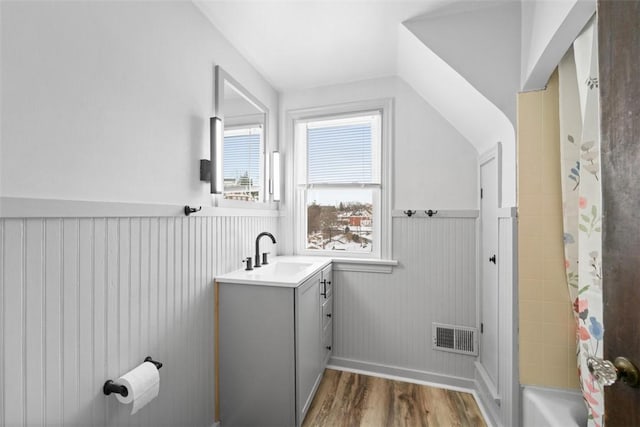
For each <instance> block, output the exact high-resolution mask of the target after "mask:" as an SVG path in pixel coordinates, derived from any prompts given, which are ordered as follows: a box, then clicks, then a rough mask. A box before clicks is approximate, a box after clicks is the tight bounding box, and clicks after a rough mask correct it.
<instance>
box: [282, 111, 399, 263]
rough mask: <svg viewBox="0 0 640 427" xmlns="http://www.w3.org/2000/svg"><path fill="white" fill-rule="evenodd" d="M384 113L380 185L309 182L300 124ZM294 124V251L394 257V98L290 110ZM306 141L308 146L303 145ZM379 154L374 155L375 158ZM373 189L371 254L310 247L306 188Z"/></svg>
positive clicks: (382, 116)
mask: <svg viewBox="0 0 640 427" xmlns="http://www.w3.org/2000/svg"><path fill="white" fill-rule="evenodd" d="M374 111H375V112H379V113H380V127H381V129H380V147H379V151H378V153H376V154H377V155H378V156H379V161H380V166H379V171H380V172H379V174H380V176H379V182H380V184H356V185H353V184H352V185H349V184H345V185H341V184H321V185H319V184H315V185H311V184H307V183H306V179H307V176H306V173H307V158H306V135H305V136H304V138H301V136H300V135H299V134H298V133H299V129H300V127H299V126H298V124H300V123H304V122H310V121H321V120H323V119H332V118H345V117H349V116H352V117H355V116H363V115H366V114H367V113H369V114H371V112H374ZM289 118H290V123H291V126H292V138H291V140H292V147H293V158H294V159H293V162H292V163H293V165H292V166H293V186H292V187H293V189H292V193H293V194H292V196H293V201H294V203H293V205H294V206H293V217H294V219H295V221H294V223H295V225H294V227H295V228H294V242H293V244H294V253H295V254H297V255H315V256H332V257H340V258H372V259H391V256H392V253H391V231H392V230H391V188H392V181H391V179H392V176H393V171H392V164H393V162H392V149H391V147H392V136H393V129H392V125H393V99H382V100H371V101H360V102H353V103H348V104H340V105H334V106H326V107H317V108H310V109H303V110H294V111H290V112H289ZM300 144H305V146H302V147H301V146H299V145H300ZM376 154H374V159H375V156H376ZM345 187H346V188H350V189H353V188H357V187H359V188H363V189H365V188H372V189H373V190H374V191H373V210H374V212H373V217H374V230H373V244H374V246H373V248H372V251H371V252H370V253H362V252H346V251H345V252H342V251H333V250H319V249H307V248H306V242H307V204H306V191H307V190H308V189H314V188H315V189H337V188H345Z"/></svg>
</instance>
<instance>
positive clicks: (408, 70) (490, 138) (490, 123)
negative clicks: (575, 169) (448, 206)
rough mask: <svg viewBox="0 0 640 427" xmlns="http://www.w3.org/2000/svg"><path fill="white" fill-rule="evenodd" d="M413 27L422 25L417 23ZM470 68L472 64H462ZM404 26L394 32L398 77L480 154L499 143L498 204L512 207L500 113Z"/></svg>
mask: <svg viewBox="0 0 640 427" xmlns="http://www.w3.org/2000/svg"><path fill="white" fill-rule="evenodd" d="M416 25H418V26H420V25H425V23H421V24H420V23H417V24H416ZM466 65H467V67H471V68H474V67H475V64H466ZM463 71H464V70H458V69H455V68H453V67H452V66H451V65H449V64H448V63H447V62H445V61H444V60H443V59H442V58H441V57H440V56H438V55H437V54H436V53H434V51H432V50H431V49H430V48H429V46H428V45H426V44H425V43H424V42H423V41H422V40H420V39H419V38H418V37H417V36H416V35H415V34H413V32H411V31H410V30H409V29H408V28H406V27H404V26H400V28H399V31H398V74H399V75H400V76H401V77H402V78H403V79H404V80H405V81H407V83H409V84H410V85H411V87H412V88H414V89H415V91H416V92H417V93H419V94H420V95H421V96H422V97H423V98H424V99H426V100H427V101H428V102H429V103H431V105H433V107H434V108H435V109H436V110H437V111H438V112H439V113H440V114H442V116H443V117H444V118H445V119H446V120H447V121H449V122H450V123H451V124H452V125H453V126H454V127H455V129H456V130H457V131H459V132H460V133H461V134H462V135H463V136H464V137H465V138H466V139H467V140H468V141H470V142H471V144H473V146H474V147H475V148H476V150H478V152H479V153H480V154H482V153H484V152H486V151H487V150H489V149H491V148H492V147H494V146H495V144H496V143H497V142H502V144H503V147H504V152H503V162H502V163H503V171H504V173H503V174H502V195H503V200H502V203H503V205H505V206H513V205H514V204H515V188H516V185H515V132H514V129H513V127H514V126H513V124H512V123H511V122H510V120H509V119H508V117H507V116H506V115H505V113H504V112H503V111H501V110H500V109H499V108H498V107H497V106H496V105H495V104H493V103H492V102H491V101H490V100H489V99H488V98H487V96H486V95H485V94H483V93H481V92H480V91H479V90H478V89H477V88H476V87H474V86H473V85H472V84H471V83H470V82H469V81H467V80H466V79H465V78H464V77H463V76H462V74H460V73H461V72H463Z"/></svg>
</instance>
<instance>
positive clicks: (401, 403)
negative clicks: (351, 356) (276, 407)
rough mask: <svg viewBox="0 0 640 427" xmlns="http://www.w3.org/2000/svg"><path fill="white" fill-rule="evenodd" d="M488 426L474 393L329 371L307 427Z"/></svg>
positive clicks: (311, 409) (307, 420)
mask: <svg viewBox="0 0 640 427" xmlns="http://www.w3.org/2000/svg"><path fill="white" fill-rule="evenodd" d="M317 426H326V427H329V426H330V427H338V426H344V427H347V426H348V427H354V426H367V427H377V426H380V427H388V426H443V427H450V426H451V427H452V426H474V427H475V426H486V423H485V422H484V419H483V417H482V414H481V412H480V409H479V408H478V404H477V403H476V401H475V399H474V397H473V395H472V394H470V393H463V392H458V391H450V390H444V389H440V388H435V387H428V386H423V385H418V384H412V383H406V382H400V381H393V380H388V379H384V378H378V377H371V376H368V375H361V374H355V373H352V372H344V371H336V370H333V369H327V370H325V373H324V377H323V378H322V382H321V383H320V386H319V388H318V392H317V393H316V396H315V398H314V399H313V402H312V403H311V407H310V408H309V411H308V412H307V416H306V417H305V419H304V423H303V427H317Z"/></svg>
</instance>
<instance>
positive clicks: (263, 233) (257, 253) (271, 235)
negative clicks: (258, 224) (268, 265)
mask: <svg viewBox="0 0 640 427" xmlns="http://www.w3.org/2000/svg"><path fill="white" fill-rule="evenodd" d="M262 236H269V237H271V241H272V242H273V243H276V238H275V237H273V234H271V233H269V232H268V231H263V232H262V233H260V234H258V237H256V262H255V263H254V264H253V268H257V267H260V265H261V264H260V238H261V237H262Z"/></svg>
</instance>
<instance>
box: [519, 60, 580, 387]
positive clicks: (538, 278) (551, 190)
mask: <svg viewBox="0 0 640 427" xmlns="http://www.w3.org/2000/svg"><path fill="white" fill-rule="evenodd" d="M558 108H559V107H558V74H557V72H556V73H554V75H553V76H552V77H551V80H550V81H549V84H548V86H547V88H546V90H542V91H536V92H527V93H521V94H519V95H518V259H519V261H518V272H519V273H518V274H519V280H518V282H519V306H520V382H521V383H522V384H530V385H541V386H548V387H561V388H577V387H578V379H577V368H576V363H577V362H576V356H575V355H576V334H575V321H574V320H573V316H572V314H571V303H570V301H569V291H568V289H567V283H566V279H565V268H564V246H563V239H562V236H563V231H562V193H561V191H562V187H561V184H560V129H559V126H560V118H559V111H558Z"/></svg>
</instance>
